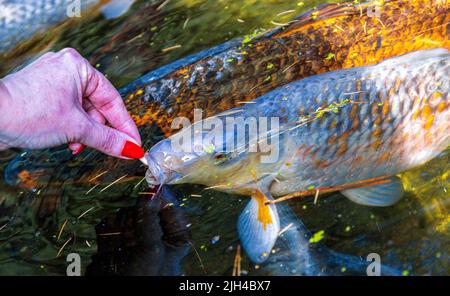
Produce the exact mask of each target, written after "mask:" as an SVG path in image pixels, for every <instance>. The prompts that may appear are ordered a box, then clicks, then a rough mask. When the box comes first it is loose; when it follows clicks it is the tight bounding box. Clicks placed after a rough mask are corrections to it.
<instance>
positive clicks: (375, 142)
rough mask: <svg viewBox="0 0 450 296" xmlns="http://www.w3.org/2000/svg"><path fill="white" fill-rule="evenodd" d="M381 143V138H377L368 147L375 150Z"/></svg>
mask: <svg viewBox="0 0 450 296" xmlns="http://www.w3.org/2000/svg"><path fill="white" fill-rule="evenodd" d="M381 144H382V142H381V140H380V139H377V140H375V141H374V142H373V143H372V144H371V145H370V147H372V148H373V149H375V150H377V149H378V148H379V147H380V146H381Z"/></svg>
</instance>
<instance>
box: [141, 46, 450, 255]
mask: <svg viewBox="0 0 450 296" xmlns="http://www.w3.org/2000/svg"><path fill="white" fill-rule="evenodd" d="M449 74H450V52H449V51H448V50H447V49H442V48H438V49H433V50H426V51H416V52H413V53H409V54H406V55H403V56H400V57H395V58H391V59H387V60H385V61H383V62H381V63H379V64H377V65H373V66H366V67H357V68H352V69H345V70H339V71H333V72H328V73H324V74H319V75H316V76H312V77H308V78H305V79H302V80H299V81H296V82H292V83H290V84H287V85H285V86H282V87H280V88H277V89H275V90H273V91H271V92H269V93H267V94H265V95H263V96H261V97H259V98H258V99H256V100H254V104H246V105H245V106H242V107H239V108H235V109H232V110H229V111H226V112H224V113H221V114H218V115H217V116H213V117H210V118H208V119H205V120H201V121H197V122H195V123H194V124H192V125H191V126H189V127H187V128H184V129H183V130H182V131H180V132H179V133H177V134H175V135H173V136H171V137H170V138H168V139H165V140H162V141H161V142H159V143H158V144H156V145H155V146H154V147H153V148H151V149H150V151H149V152H148V154H147V156H146V158H147V160H148V163H149V170H148V172H147V179H148V181H149V183H152V182H154V181H156V182H154V183H156V184H181V183H197V184H202V185H206V186H210V188H214V189H217V190H221V191H225V192H230V193H237V194H243V195H249V196H251V200H250V202H249V203H248V205H247V206H246V208H245V209H244V211H243V212H242V214H241V215H240V217H239V221H238V231H239V235H240V239H241V242H242V244H243V246H244V248H245V250H246V251H247V254H248V255H249V257H250V258H251V259H252V261H254V262H263V261H264V260H266V259H267V256H268V255H269V254H270V251H271V249H272V247H273V245H274V243H275V241H276V238H277V236H278V233H279V231H280V219H279V215H278V212H277V208H276V204H275V203H273V200H274V197H280V196H286V195H289V194H292V193H295V192H302V191H305V190H311V189H313V190H314V191H317V190H319V191H320V190H326V189H327V188H341V189H340V190H341V192H342V193H343V195H345V196H346V197H348V198H349V199H350V200H352V201H354V202H356V203H359V204H362V205H368V206H389V205H392V204H394V203H395V202H397V201H398V200H399V199H400V198H401V197H402V195H403V187H402V184H401V182H400V180H399V178H398V177H396V176H395V175H396V174H398V173H401V172H403V171H405V170H408V169H410V168H413V167H416V166H418V165H420V164H422V163H424V162H426V161H428V160H430V159H432V158H434V157H435V156H437V155H438V154H439V153H440V152H442V151H443V150H445V148H447V147H448V146H449V144H450V134H449V132H448V130H449V128H450V109H449V87H450V75H449ZM264 118H265V119H267V118H277V119H279V125H278V126H276V127H273V126H271V127H267V126H266V127H264V125H263V122H264V121H263V120H262V119H264ZM239 119H241V122H242V123H243V124H244V130H245V129H246V128H247V127H248V129H249V130H257V131H258V132H257V133H256V132H254V133H251V132H249V133H245V134H242V133H239V131H238V130H239V127H237V128H235V126H234V125H233V126H232V128H231V129H229V127H230V126H229V125H227V124H229V122H234V123H233V124H235V123H236V122H239ZM253 119H257V120H253ZM218 126H220V128H218V129H215V128H213V127H218ZM205 127H208V128H209V130H207V129H208V128H206V130H205ZM224 127H226V128H224ZM225 129H226V132H225V133H223V134H222V135H223V136H217V135H218V134H219V133H218V131H223V130H225ZM261 131H262V132H261ZM194 135H195V136H194ZM198 135H200V136H198ZM261 135H262V137H261ZM270 141H272V143H273V142H275V143H277V145H274V146H273V147H275V148H274V149H277V154H276V157H275V158H274V159H273V160H271V161H264V160H265V159H266V157H267V155H268V152H269V151H263V150H262V149H259V146H257V144H261V143H264V142H266V143H268V142H270ZM255 146H257V147H256V148H257V149H255ZM252 148H253V150H252ZM270 152H272V151H270ZM153 179H155V180H153ZM365 180H367V182H371V181H372V180H377V181H378V183H372V185H373V186H366V187H361V186H353V185H352V186H349V187H347V188H346V187H341V186H342V185H344V184H358V183H361V182H364V181H365Z"/></svg>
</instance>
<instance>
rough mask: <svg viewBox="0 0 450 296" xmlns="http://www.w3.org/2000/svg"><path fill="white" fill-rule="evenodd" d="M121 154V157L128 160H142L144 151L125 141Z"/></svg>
mask: <svg viewBox="0 0 450 296" xmlns="http://www.w3.org/2000/svg"><path fill="white" fill-rule="evenodd" d="M121 154H122V156H125V157H128V158H142V157H144V154H145V152H144V149H142V148H141V147H139V146H138V145H136V144H134V143H133V142H130V141H126V142H125V146H123V149H122V153H121Z"/></svg>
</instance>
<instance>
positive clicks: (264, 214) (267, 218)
mask: <svg viewBox="0 0 450 296" xmlns="http://www.w3.org/2000/svg"><path fill="white" fill-rule="evenodd" d="M252 198H254V199H255V200H256V201H257V202H258V221H259V222H261V223H262V225H263V229H264V230H266V228H267V224H272V223H273V221H272V216H271V215H270V208H269V206H268V205H266V202H267V200H268V199H267V197H266V196H265V195H264V193H262V192H261V191H260V190H255V191H254V192H253V195H252Z"/></svg>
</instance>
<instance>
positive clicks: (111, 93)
mask: <svg viewBox="0 0 450 296" xmlns="http://www.w3.org/2000/svg"><path fill="white" fill-rule="evenodd" d="M86 67H87V71H86V72H87V75H88V79H87V81H86V83H87V84H86V86H85V93H84V95H85V97H88V98H89V100H90V101H91V102H92V104H93V105H94V106H95V108H96V109H97V110H98V111H99V112H100V113H101V114H102V115H103V116H104V117H105V118H106V120H107V121H108V122H109V123H110V124H111V127H113V128H115V129H117V130H119V131H121V132H123V133H125V134H128V135H129V136H130V137H132V138H133V139H134V140H135V142H137V143H138V144H139V145H140V144H141V143H142V141H141V136H140V135H139V131H138V129H137V127H136V124H135V123H134V121H133V120H132V119H131V117H130V115H129V114H128V111H127V109H126V108H125V104H124V103H123V100H122V97H121V96H120V94H119V92H118V91H117V90H116V89H115V88H114V86H113V85H112V84H111V83H110V82H109V81H108V79H106V77H105V76H103V74H101V73H100V72H99V71H97V70H96V69H94V68H93V67H92V66H91V65H89V64H88V63H87V66H86Z"/></svg>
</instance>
